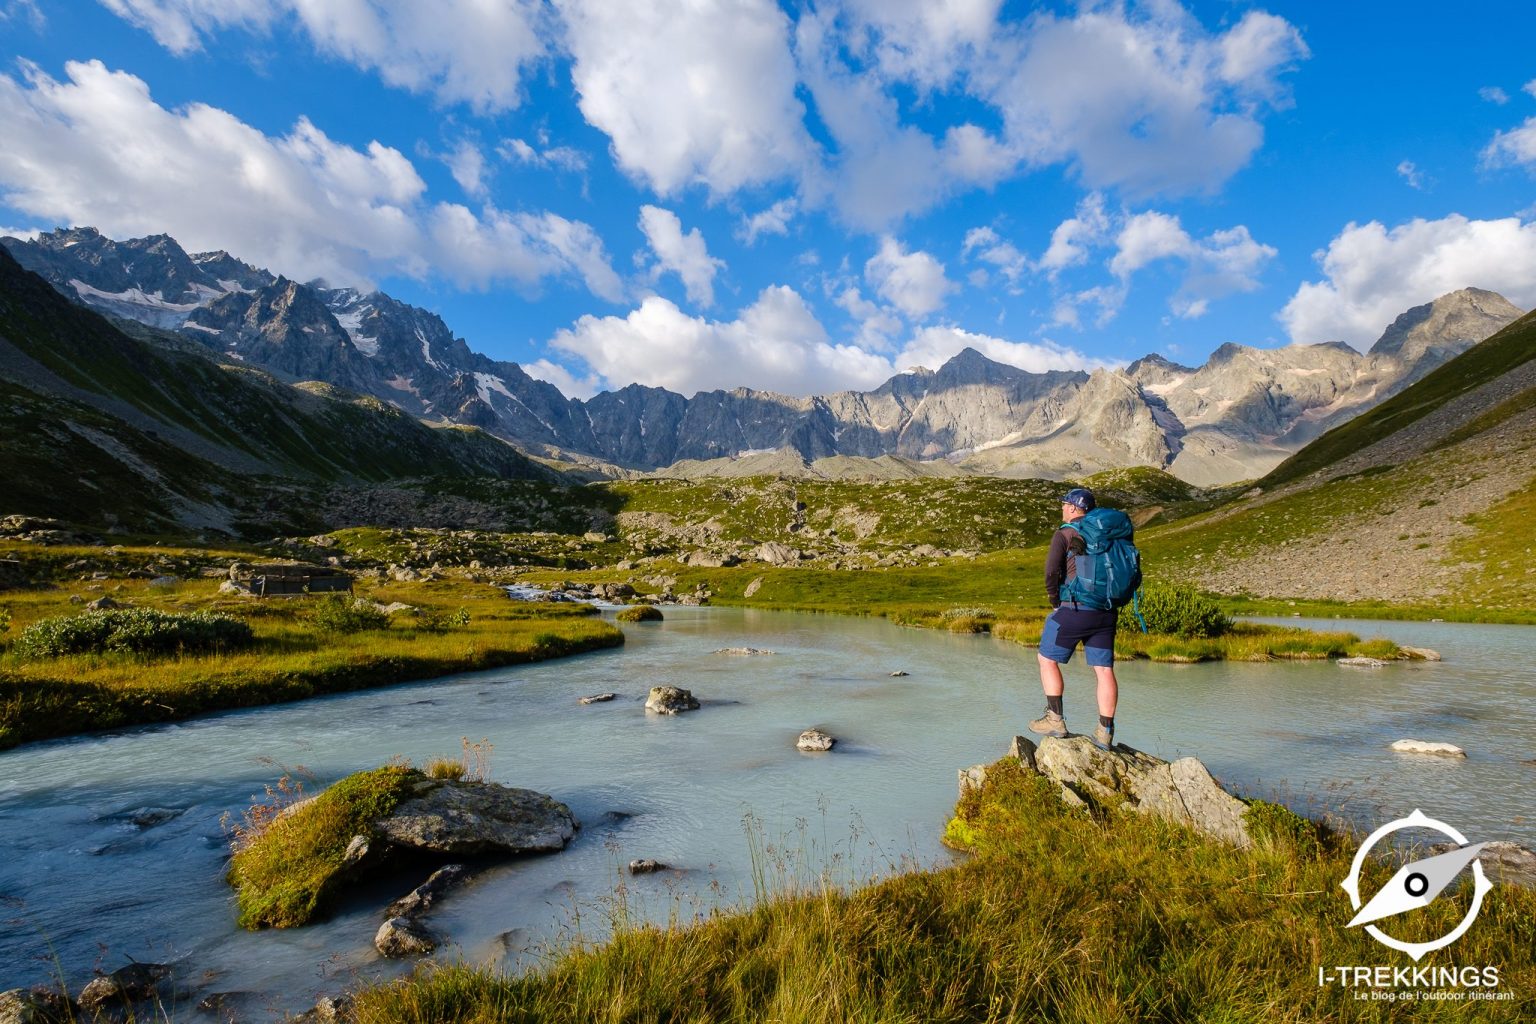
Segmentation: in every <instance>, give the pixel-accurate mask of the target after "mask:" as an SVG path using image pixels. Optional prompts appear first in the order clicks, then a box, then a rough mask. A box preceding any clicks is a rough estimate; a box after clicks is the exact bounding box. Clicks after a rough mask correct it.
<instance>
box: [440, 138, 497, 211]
mask: <svg viewBox="0 0 1536 1024" xmlns="http://www.w3.org/2000/svg"><path fill="white" fill-rule="evenodd" d="M443 162H444V163H446V164H447V165H448V171H449V173H451V174H452V175H453V180H454V181H456V182H458V183H459V187H460V188H462V189H463V190H464V194H465V195H468V196H473V197H474V198H476V199H483V198H485V196H486V195H487V193H488V192H489V191H490V188H489V186H488V185H487V184H486V180H485V176H486V166H485V154H484V153H482V152H480V147H479V146H477V145H475V144H474V143H473V142H471V141H470V140H468V139H460V140H459V142H458V144H457V145H455V146H454V147H453V149H452V151H450V152H449V153H448V154H447V155H446V156H445V157H443Z"/></svg>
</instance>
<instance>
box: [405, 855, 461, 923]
mask: <svg viewBox="0 0 1536 1024" xmlns="http://www.w3.org/2000/svg"><path fill="white" fill-rule="evenodd" d="M468 877H469V869H468V868H466V867H465V866H464V865H463V864H449V865H448V866H446V867H441V868H438V869H437V870H436V871H434V872H432V875H431V877H429V878H428V879H427V880H426V881H425V882H422V883H421V884H420V885H418V886H417V887H416V888H415V889H412V890H411V892H410V893H409V894H408V895H405V896H402V897H400V898H399V899H398V900H395V902H393V903H391V904H390V905H389V909H388V910H386V911H384V914H385V916H386V917H415V916H417V915H418V914H425V913H426V912H427V911H429V910H431V909H432V904H434V903H436V902H437V900H438V898H439V897H440V896H442V895H443V894H444V893H446V892H447V891H448V890H449V889H453V888H456V887H457V886H459V885H461V884H463V882H464V880H465V879H466V878H468Z"/></svg>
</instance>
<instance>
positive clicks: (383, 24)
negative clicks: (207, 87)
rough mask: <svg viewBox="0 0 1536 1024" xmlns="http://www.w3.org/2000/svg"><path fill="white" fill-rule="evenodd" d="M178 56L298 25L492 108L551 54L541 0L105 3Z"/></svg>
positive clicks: (386, 73)
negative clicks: (220, 38)
mask: <svg viewBox="0 0 1536 1024" xmlns="http://www.w3.org/2000/svg"><path fill="white" fill-rule="evenodd" d="M101 2H102V3H103V4H105V5H106V7H107V8H108V9H109V10H111V11H113V12H114V13H116V14H118V15H119V16H120V17H122V18H125V19H126V20H128V21H129V22H131V23H133V24H135V25H138V26H139V27H141V28H143V29H145V30H146V31H148V32H149V33H150V34H152V35H153V36H154V37H155V40H156V41H157V42H159V43H160V45H162V46H164V47H165V48H166V49H168V50H170V51H172V52H173V53H187V52H189V51H192V50H197V49H199V48H200V47H201V46H202V44H203V40H204V38H205V37H208V36H211V35H213V34H214V33H216V32H218V31H221V30H224V29H232V28H233V29H244V30H247V31H254V32H265V31H270V30H271V28H272V27H273V26H274V25H276V24H278V23H279V22H289V21H292V22H294V23H295V24H297V25H298V26H300V27H301V28H302V29H303V30H304V31H305V32H307V33H308V34H309V36H310V38H311V39H312V40H313V41H314V44H315V47H316V48H317V49H318V50H320V51H321V52H322V53H326V54H330V55H333V56H336V57H339V58H341V59H342V60H346V61H349V62H351V63H353V64H355V65H357V66H358V67H361V68H364V69H366V70H370V71H375V72H377V73H378V75H379V76H380V77H381V78H382V79H383V80H384V81H385V82H387V83H388V84H390V85H393V86H398V87H400V88H404V89H409V90H411V91H413V92H430V93H433V94H434V95H436V96H437V97H438V98H440V99H442V100H444V101H448V102H464V103H468V104H470V105H471V106H473V107H475V108H477V109H480V110H486V111H495V110H504V109H507V108H510V107H515V106H517V104H518V101H519V99H520V97H521V92H520V89H521V80H522V74H523V71H524V69H525V68H526V67H527V66H528V65H530V64H532V63H534V62H536V61H537V60H539V59H540V58H541V57H543V56H544V55H545V53H546V44H545V42H544V37H545V36H547V35H548V34H549V29H548V27H547V26H546V24H545V23H546V21H547V14H546V11H545V8H544V6H543V4H541V3H540V2H539V0H497V2H494V3H489V2H486V0H434V2H432V3H389V2H385V0H101Z"/></svg>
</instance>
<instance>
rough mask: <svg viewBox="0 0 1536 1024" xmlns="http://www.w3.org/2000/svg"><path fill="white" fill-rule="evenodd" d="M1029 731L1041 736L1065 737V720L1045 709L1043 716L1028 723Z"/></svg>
mask: <svg viewBox="0 0 1536 1024" xmlns="http://www.w3.org/2000/svg"><path fill="white" fill-rule="evenodd" d="M1029 731H1030V732H1038V733H1040V734H1041V735H1042V736H1057V737H1065V736H1066V735H1067V720H1066V719H1065V718H1062V717H1061V716H1060V715H1058V714H1057V713H1056V712H1054V711H1052V710H1051V709H1050V708H1046V709H1045V714H1044V715H1043V716H1041V717H1040V718H1037V719H1035V720H1034V721H1033V722H1030V723H1029Z"/></svg>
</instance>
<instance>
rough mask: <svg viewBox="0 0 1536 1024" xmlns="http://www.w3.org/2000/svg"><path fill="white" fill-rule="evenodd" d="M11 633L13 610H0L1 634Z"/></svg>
mask: <svg viewBox="0 0 1536 1024" xmlns="http://www.w3.org/2000/svg"><path fill="white" fill-rule="evenodd" d="M10 631H11V610H10V609H9V608H0V634H3V633H9V632H10Z"/></svg>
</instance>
